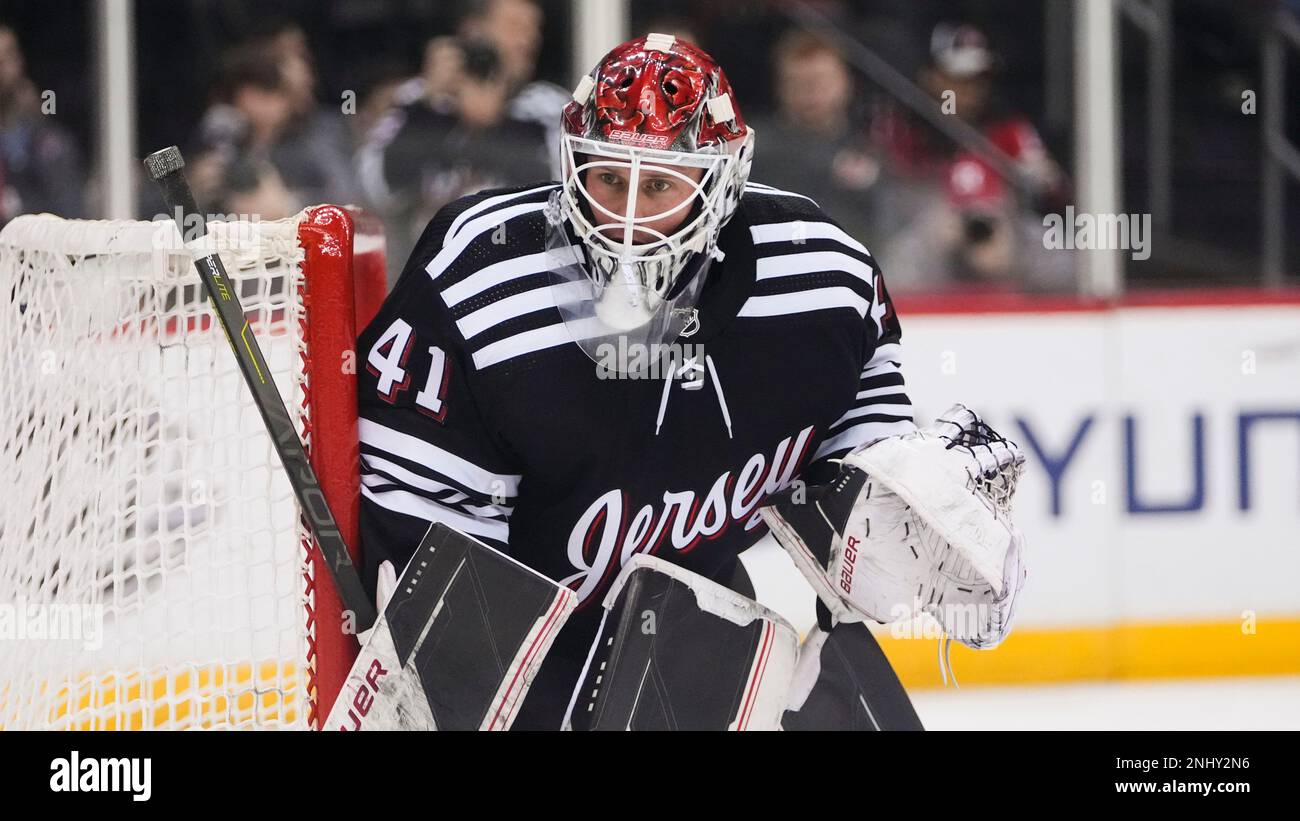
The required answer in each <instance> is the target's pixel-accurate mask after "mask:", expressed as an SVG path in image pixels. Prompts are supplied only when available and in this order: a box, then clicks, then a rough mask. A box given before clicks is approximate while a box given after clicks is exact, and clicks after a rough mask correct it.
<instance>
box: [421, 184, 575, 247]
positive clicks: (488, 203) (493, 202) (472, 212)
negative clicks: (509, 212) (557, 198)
mask: <svg viewBox="0 0 1300 821" xmlns="http://www.w3.org/2000/svg"><path fill="white" fill-rule="evenodd" d="M558 187H559V186H557V185H555V184H554V183H551V184H548V185H543V186H541V187H539V188H530V189H528V190H527V191H516V192H514V193H513V194H501V195H500V196H496V197H488V198H487V199H485V200H483V201H482V202H480V203H475V204H474V205H472V206H470V207H469V208H466V209H465V210H464V211H462V212H460V214H459V215H457V217H456V219H455V220H453V221H452V223H451V227H450V228H448V229H447V235H446V236H445V237H444V238H443V244H444V245H445V244H446V242H447V240H449V239H451V238H452V237H454V236H456V232H457V231H459V230H460V227H461V226H462V225H464V224H465V223H466V222H467V221H468V220H470V219H473V218H474V217H476V216H478V215H479V214H482V213H483V212H484V211H486V210H488V209H489V208H493V207H495V206H497V205H501V204H502V203H506V202H510V201H511V200H514V199H520V198H521V197H527V196H530V195H532V194H537V193H540V192H542V191H545V190H546V189H548V188H558Z"/></svg>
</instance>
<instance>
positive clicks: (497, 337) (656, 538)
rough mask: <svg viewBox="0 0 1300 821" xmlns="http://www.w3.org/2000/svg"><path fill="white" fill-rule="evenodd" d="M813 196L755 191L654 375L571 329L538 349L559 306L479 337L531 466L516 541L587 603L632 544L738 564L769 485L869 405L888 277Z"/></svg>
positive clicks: (511, 441)
mask: <svg viewBox="0 0 1300 821" xmlns="http://www.w3.org/2000/svg"><path fill="white" fill-rule="evenodd" d="M801 204H802V205H805V206H810V205H811V204H810V203H809V201H807V200H805V199H803V198H799V197H794V196H790V195H785V196H781V195H763V196H755V195H751V196H747V197H746V201H745V206H744V207H743V208H742V209H741V211H740V212H739V213H738V214H737V215H736V217H735V218H734V219H732V220H731V221H730V222H729V223H728V225H727V226H726V227H725V229H724V231H723V235H722V237H721V239H720V243H719V245H720V248H721V249H722V251H723V253H724V254H725V258H724V259H723V260H722V262H721V263H716V262H715V263H714V266H713V268H712V270H711V271H710V274H709V276H710V280H709V282H708V283H707V285H706V288H705V291H704V293H703V295H702V297H701V300H700V303H699V306H698V323H693V324H694V325H695V327H693V328H692V327H688V329H687V332H688V333H689V335H687V336H683V337H681V338H679V339H678V340H677V342H676V346H675V348H674V349H673V351H672V357H671V358H670V359H669V360H667V361H664V362H662V363H661V364H662V367H650V368H649V370H648V373H647V374H646V375H645V376H644V377H643V378H637V379H631V378H627V377H623V376H620V375H619V374H618V373H616V372H615V371H613V370H612V369H606V368H603V367H601V362H593V361H592V360H591V359H590V358H589V357H588V356H587V355H586V354H584V353H583V352H582V350H581V349H580V348H579V347H578V346H577V345H575V344H572V343H569V344H558V345H545V346H544V347H537V348H535V349H530V348H531V346H532V345H538V346H541V345H543V344H544V343H547V342H550V341H552V340H553V337H552V336H550V335H549V334H550V333H553V330H552V329H556V328H555V323H559V322H561V320H560V317H559V314H558V312H557V311H555V310H553V309H552V310H550V311H541V312H538V313H536V314H534V315H532V316H531V317H527V318H522V319H523V320H525V321H523V322H520V321H519V320H514V322H516V323H518V324H515V325H513V326H512V327H506V328H497V329H493V330H494V331H495V333H494V334H481V335H479V336H480V337H483V338H482V339H480V338H479V337H476V338H475V339H472V340H470V342H471V343H472V344H471V350H470V351H469V352H468V356H467V357H466V358H465V362H466V365H467V366H471V365H473V364H474V363H476V362H477V363H478V364H482V367H475V373H474V374H472V375H471V376H470V379H469V381H470V383H471V385H473V387H474V393H475V400H476V404H477V405H478V408H479V410H480V412H482V413H483V414H484V416H485V418H486V421H488V423H489V424H490V426H491V427H492V428H494V430H495V432H496V433H497V434H498V435H499V437H500V440H501V441H502V442H503V443H504V444H505V447H506V448H507V449H508V451H509V452H510V455H511V456H512V457H513V459H514V461H515V462H516V463H517V465H518V466H519V471H520V473H521V475H522V477H523V478H522V480H521V482H520V485H519V492H518V496H517V497H516V499H515V500H514V509H513V512H512V514H511V516H510V537H509V544H510V552H511V554H512V555H514V556H516V557H517V558H519V559H520V560H522V561H524V562H525V563H527V564H529V565H531V566H533V567H534V568H536V569H538V570H540V571H542V572H543V573H545V574H547V575H548V576H551V577H552V578H554V579H556V580H558V581H561V582H563V583H564V584H566V585H568V586H570V587H571V588H573V589H574V590H575V591H577V592H578V594H579V597H580V600H581V602H582V606H583V609H584V610H585V609H588V608H590V607H592V605H593V603H595V604H598V600H599V597H600V595H601V593H602V592H603V590H604V589H605V588H606V587H607V586H608V584H609V582H610V581H612V579H613V577H614V576H615V575H616V574H617V572H618V569H619V567H620V566H621V565H622V563H623V562H625V561H626V560H627V558H628V557H629V556H630V555H632V554H633V553H650V554H653V555H656V556H659V557H660V558H663V559H666V560H668V561H672V562H675V563H678V564H681V565H684V566H686V567H688V568H690V569H692V570H694V571H696V572H698V573H701V574H703V575H705V576H709V577H714V576H715V575H717V574H719V573H724V572H726V571H727V570H728V568H729V567H730V564H731V562H732V561H733V560H734V558H735V556H736V555H737V554H738V553H739V552H741V551H742V550H744V549H745V548H747V547H749V546H750V545H752V544H753V543H754V541H755V540H756V539H757V538H758V537H760V536H761V535H762V534H763V532H764V525H763V524H762V522H761V520H760V518H759V517H758V515H757V513H756V510H757V507H758V505H759V503H760V502H761V500H762V499H763V497H764V496H765V495H767V494H768V493H771V492H773V491H775V490H777V489H779V488H782V487H785V486H787V485H789V484H790V483H791V482H792V481H794V480H795V479H796V478H798V477H799V475H800V473H801V472H802V471H803V470H804V469H805V468H806V467H807V466H808V465H809V464H810V463H812V462H813V461H814V459H815V458H817V457H819V456H820V455H821V454H819V453H818V450H819V448H820V446H821V445H822V443H823V441H824V440H825V439H826V436H827V432H828V430H830V429H831V426H832V425H833V424H834V423H836V422H837V421H839V420H840V419H841V417H842V416H843V415H844V414H845V412H846V411H847V410H848V409H850V408H852V407H853V406H854V404H855V397H856V395H857V393H858V390H859V379H860V376H861V373H862V370H863V364H864V362H865V361H866V360H867V359H868V358H869V356H870V353H871V349H872V348H873V347H874V345H875V342H876V334H875V333H874V332H873V331H874V330H875V329H876V328H877V327H878V326H877V325H876V323H875V322H873V321H872V319H871V317H870V316H869V315H867V314H869V311H870V306H871V305H872V302H873V296H874V288H873V287H872V284H871V283H870V281H869V280H864V279H863V278H862V277H861V276H855V275H854V274H852V273H848V272H845V271H842V270H836V269H835V266H836V265H837V264H838V265H839V267H851V266H850V265H848V264H844V263H845V262H854V261H857V260H854V259H852V258H841V256H840V255H841V251H842V249H840V248H838V247H836V245H837V243H835V242H834V241H831V240H825V239H818V238H816V236H815V235H816V234H817V233H818V231H817V230H816V229H812V230H810V226H811V225H812V224H813V223H814V222H815V221H817V220H824V219H825V218H824V217H822V216H820V212H815V213H812V212H810V209H809V210H805V211H802V212H801V211H799V210H796V209H795V208H793V207H792V206H797V205H801ZM511 229H513V226H511ZM530 229H531V230H530ZM534 231H540V227H534V226H526V227H524V230H521V231H518V232H516V231H515V230H511V233H512V234H514V235H515V236H516V237H518V238H519V239H524V238H525V237H524V236H523V235H525V234H527V237H528V238H530V239H535V237H534V236H533V233H534ZM756 238H757V239H760V240H763V241H761V242H755V239H756ZM521 250H525V251H526V250H528V249H526V248H525V249H521ZM837 260H838V262H837ZM823 268H829V270H822V269H823ZM858 270H859V273H860V272H861V271H862V270H869V267H868V266H867V265H866V264H865V263H863V264H862V268H859V269H858ZM864 315H865V316H864ZM557 330H563V326H560V327H559V328H558V329H557ZM512 341H513V342H514V343H515V347H513V348H512V347H510V344H511V342H512ZM502 342H505V343H506V344H501V343H502ZM494 345H495V346H496V347H493V346H494ZM612 348H613V346H611V350H609V353H610V355H611V357H618V356H631V355H635V354H636V352H629V351H627V350H626V349H621V350H620V349H612ZM484 351H488V356H483V355H482V353H483V352H484ZM476 353H477V354H479V355H478V356H477V357H476V356H475V354H476ZM503 353H504V354H513V355H509V356H506V357H505V358H502V359H497V357H498V356H502V355H503ZM492 360H495V361H492ZM489 361H490V362H491V364H486V363H488V362H489ZM603 361H604V360H602V362H603ZM448 400H449V403H450V406H451V410H450V411H449V412H454V411H455V404H454V402H455V398H454V397H448ZM724 581H725V579H724Z"/></svg>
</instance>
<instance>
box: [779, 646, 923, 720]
mask: <svg viewBox="0 0 1300 821" xmlns="http://www.w3.org/2000/svg"><path fill="white" fill-rule="evenodd" d="M809 688H811V689H809ZM805 693H806V695H805ZM790 697H791V701H792V702H793V703H792V704H791V707H794V708H796V709H792V710H790V711H788V712H787V713H786V714H785V717H784V718H783V719H782V720H781V727H782V729H785V730H923V729H925V728H924V727H923V726H922V725H921V719H920V718H919V717H918V716H917V714H916V710H915V709H914V708H913V707H912V701H911V699H909V698H908V697H907V691H906V690H904V689H903V685H902V683H901V682H899V680H898V676H897V674H895V673H894V668H893V667H892V666H891V665H890V663H889V659H888V658H886V657H885V653H884V651H883V650H881V649H880V644H879V643H878V642H877V641H876V637H875V636H873V635H871V631H870V630H868V629H867V626H866V625H865V624H862V623H861V622H855V623H850V624H837V625H835V627H834V628H833V629H832V630H831V631H830V632H829V633H827V632H825V631H824V630H822V629H820V628H818V629H815V630H814V631H813V632H812V634H811V635H809V636H808V638H807V639H805V640H804V645H803V648H802V649H801V650H800V658H799V666H798V669H797V672H796V674H795V683H794V686H793V690H792V692H791V694H790Z"/></svg>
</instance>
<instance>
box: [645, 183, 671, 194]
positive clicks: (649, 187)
mask: <svg viewBox="0 0 1300 821" xmlns="http://www.w3.org/2000/svg"><path fill="white" fill-rule="evenodd" d="M672 188H673V184H672V183H671V182H669V181H668V180H665V179H654V180H650V181H648V182H647V183H646V191H649V192H651V193H653V194H663V193H666V192H668V191H671V190H672Z"/></svg>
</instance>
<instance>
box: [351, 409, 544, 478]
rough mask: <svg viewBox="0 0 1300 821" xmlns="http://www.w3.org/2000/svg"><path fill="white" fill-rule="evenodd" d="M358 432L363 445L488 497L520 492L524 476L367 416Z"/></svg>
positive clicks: (361, 420) (358, 424) (360, 422)
mask: <svg viewBox="0 0 1300 821" xmlns="http://www.w3.org/2000/svg"><path fill="white" fill-rule="evenodd" d="M357 431H358V433H359V434H360V436H361V443H362V444H363V445H369V446H370V447H373V448H376V449H378V450H382V451H384V452H385V453H389V454H393V455H396V456H400V457H402V458H403V459H409V460H410V461H413V462H418V463H420V464H421V465H423V466H425V467H426V468H428V469H429V470H431V471H434V472H436V473H440V474H442V475H443V476H446V477H447V478H448V479H451V480H452V481H453V482H459V483H461V484H462V485H464V486H465V487H467V488H469V489H471V490H473V491H476V492H478V493H482V494H483V495H485V496H494V495H498V496H505V497H507V498H509V497H511V496H515V495H518V493H519V481H520V479H521V478H522V477H521V476H518V475H514V474H506V473H492V472H491V471H488V470H484V469H483V468H481V467H479V466H478V465H476V464H474V463H473V462H470V461H468V460H466V459H462V458H461V457H459V456H457V455H456V454H454V453H452V452H450V451H446V450H443V449H442V448H440V447H437V446H436V445H433V444H431V443H429V442H426V441H424V440H423V439H419V438H417V437H415V436H411V435H410V434H407V433H402V432H401V431H398V430H393V429H392V428H389V427H385V426H384V425H381V424H379V423H378V422H373V421H371V420H369V419H366V418H364V417H363V418H362V419H360V420H359V421H358V423H357Z"/></svg>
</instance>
